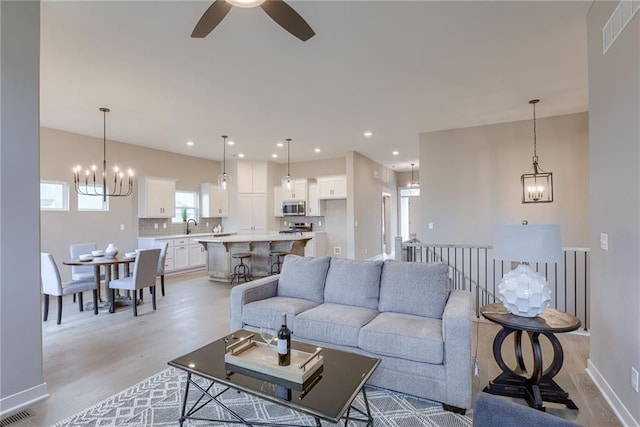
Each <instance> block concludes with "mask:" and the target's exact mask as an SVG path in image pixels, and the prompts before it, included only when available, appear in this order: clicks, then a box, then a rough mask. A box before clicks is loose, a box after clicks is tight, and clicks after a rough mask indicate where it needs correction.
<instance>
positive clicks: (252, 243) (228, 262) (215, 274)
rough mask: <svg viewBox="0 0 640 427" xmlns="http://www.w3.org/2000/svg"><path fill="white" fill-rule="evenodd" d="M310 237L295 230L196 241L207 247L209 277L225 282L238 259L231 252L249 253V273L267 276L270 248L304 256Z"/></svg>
mask: <svg viewBox="0 0 640 427" xmlns="http://www.w3.org/2000/svg"><path fill="white" fill-rule="evenodd" d="M309 240H311V237H307V236H302V235H299V234H253V235H251V234H247V235H234V236H226V237H217V238H203V239H201V240H199V242H200V243H201V244H202V245H204V247H205V248H206V249H207V271H208V273H209V279H211V280H216V281H222V282H229V281H231V275H232V274H233V267H235V266H236V264H237V263H238V261H237V260H236V259H233V258H232V257H231V256H232V255H233V254H235V253H239V252H248V253H251V258H250V259H245V260H244V263H245V264H249V267H250V268H251V275H252V276H253V277H254V278H255V277H264V276H268V275H269V272H270V270H271V260H270V257H269V252H270V251H283V252H289V253H292V254H295V255H300V256H304V247H305V245H306V244H307V242H308V241H309Z"/></svg>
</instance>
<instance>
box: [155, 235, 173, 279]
mask: <svg viewBox="0 0 640 427" xmlns="http://www.w3.org/2000/svg"><path fill="white" fill-rule="evenodd" d="M156 242H161V243H167V256H166V257H165V259H164V272H165V273H169V272H171V271H173V270H175V269H176V266H175V264H174V262H173V239H156Z"/></svg>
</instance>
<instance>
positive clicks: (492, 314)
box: [480, 303, 581, 411]
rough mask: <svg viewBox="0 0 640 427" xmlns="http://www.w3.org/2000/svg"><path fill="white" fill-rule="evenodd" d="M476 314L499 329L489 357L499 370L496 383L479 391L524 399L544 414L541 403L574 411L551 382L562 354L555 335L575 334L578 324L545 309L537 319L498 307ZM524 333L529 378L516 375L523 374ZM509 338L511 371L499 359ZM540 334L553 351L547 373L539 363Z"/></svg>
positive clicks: (558, 313)
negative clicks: (529, 350)
mask: <svg viewBox="0 0 640 427" xmlns="http://www.w3.org/2000/svg"><path fill="white" fill-rule="evenodd" d="M480 314H482V316H483V317H485V318H486V319H488V320H490V321H492V322H494V323H497V324H498V325H500V326H502V329H501V330H500V331H499V332H498V333H497V334H496V337H495V339H494V340H493V357H494V358H495V360H496V363H497V364H498V366H499V367H500V369H501V370H502V374H500V375H499V376H498V377H496V379H494V380H493V381H490V382H489V385H488V386H487V387H485V388H484V390H483V391H485V392H487V393H491V394H498V395H501V396H510V397H519V398H524V399H526V400H527V402H528V403H529V406H531V407H532V408H536V409H538V410H541V411H544V410H545V407H544V405H543V403H542V402H543V401H546V402H555V403H562V404H564V405H566V406H567V407H568V408H570V409H578V407H577V406H576V404H575V403H573V401H572V400H571V399H570V398H569V394H568V393H566V392H565V391H564V390H563V389H562V388H561V387H560V386H559V385H558V384H556V382H555V381H553V377H555V376H556V374H557V373H558V372H560V369H561V368H562V363H563V361H564V353H563V351H562V345H560V341H558V338H556V336H555V334H557V333H562V332H570V331H575V330H576V329H578V328H579V327H580V324H581V323H580V320H579V319H578V318H577V317H575V316H572V315H570V314H568V313H564V312H562V311H558V310H555V309H553V308H548V309H547V310H545V312H544V313H542V314H541V315H540V316H537V317H522V316H516V315H515V314H511V313H510V312H509V310H507V309H506V308H505V306H504V305H502V303H495V304H489V305H485V306H483V307H481V308H480ZM523 332H526V333H527V335H528V336H529V340H530V341H531V347H532V348H533V373H532V375H531V377H530V378H527V377H525V376H522V375H520V374H521V373H524V372H526V367H525V364H524V359H523V357H522V333H523ZM511 334H515V336H514V351H515V355H516V360H517V365H518V366H517V368H516V369H515V370H514V369H511V368H509V366H507V364H506V363H505V362H504V359H503V358H502V345H503V344H504V340H505V339H506V338H507V337H508V336H509V335H511ZM540 334H542V335H544V336H545V337H547V339H548V340H549V342H550V343H551V346H552V347H553V361H552V362H551V364H550V365H549V367H548V368H547V369H544V366H543V363H542V348H541V347H540Z"/></svg>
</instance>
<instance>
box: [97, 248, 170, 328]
mask: <svg viewBox="0 0 640 427" xmlns="http://www.w3.org/2000/svg"><path fill="white" fill-rule="evenodd" d="M159 258H160V249H140V250H139V251H138V256H137V257H136V262H135V264H133V273H132V274H131V275H130V276H129V277H125V278H123V279H117V280H112V281H110V282H109V289H110V290H111V308H110V309H109V312H110V313H113V312H114V311H115V297H116V289H124V290H127V291H133V295H134V298H133V300H134V301H133V302H132V304H131V305H133V315H134V316H137V315H138V307H137V305H136V298H135V295H136V294H137V292H138V290H139V289H144V288H151V296H152V301H153V309H154V310H155V309H156V274H157V270H158V259H159Z"/></svg>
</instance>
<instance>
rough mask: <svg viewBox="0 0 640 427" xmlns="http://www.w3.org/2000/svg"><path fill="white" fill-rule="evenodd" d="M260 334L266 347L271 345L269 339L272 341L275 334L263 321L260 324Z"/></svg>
mask: <svg viewBox="0 0 640 427" xmlns="http://www.w3.org/2000/svg"><path fill="white" fill-rule="evenodd" d="M260 336H261V337H262V339H263V340H264V342H266V343H267V348H270V347H271V341H273V339H274V338H275V336H276V334H275V332H274V331H273V329H271V328H270V327H269V324H268V323H264V324H262V325H261V326H260Z"/></svg>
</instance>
